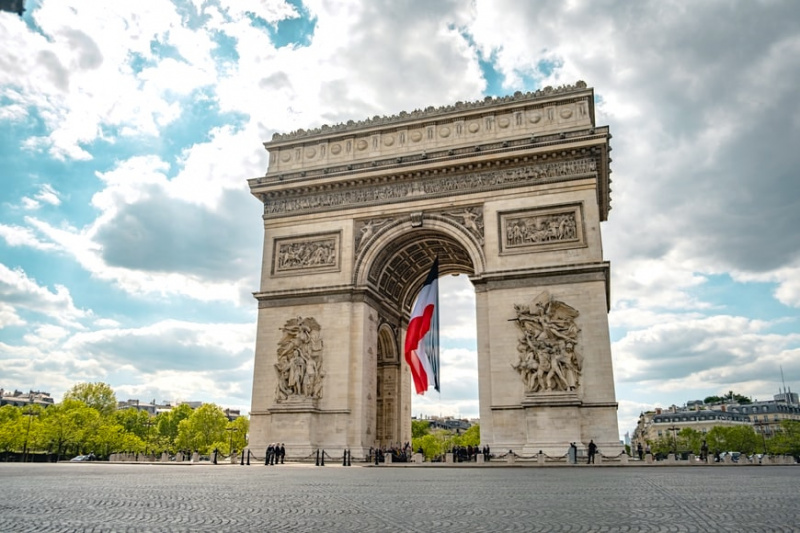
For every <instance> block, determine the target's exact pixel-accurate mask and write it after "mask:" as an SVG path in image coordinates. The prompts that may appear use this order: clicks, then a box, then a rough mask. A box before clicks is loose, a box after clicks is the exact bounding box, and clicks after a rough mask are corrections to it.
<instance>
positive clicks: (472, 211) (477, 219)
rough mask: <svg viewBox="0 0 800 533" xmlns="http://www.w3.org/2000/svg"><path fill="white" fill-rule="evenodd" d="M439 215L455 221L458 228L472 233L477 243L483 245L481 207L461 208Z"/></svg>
mask: <svg viewBox="0 0 800 533" xmlns="http://www.w3.org/2000/svg"><path fill="white" fill-rule="evenodd" d="M441 215H442V216H444V217H447V218H450V219H454V220H456V221H457V223H458V224H459V225H460V226H462V227H463V228H464V229H466V230H467V231H468V232H470V233H472V234H473V235H474V236H475V238H476V239H477V240H478V242H479V243H480V244H481V245H483V243H484V234H483V208H482V207H481V206H471V207H463V208H460V209H455V210H453V211H444V212H442V213H441Z"/></svg>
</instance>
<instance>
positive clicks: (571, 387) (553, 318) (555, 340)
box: [511, 291, 583, 395]
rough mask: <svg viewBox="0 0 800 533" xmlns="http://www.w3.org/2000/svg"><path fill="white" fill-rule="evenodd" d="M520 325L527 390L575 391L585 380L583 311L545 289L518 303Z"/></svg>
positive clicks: (517, 365) (521, 367) (518, 364)
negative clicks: (580, 346)
mask: <svg viewBox="0 0 800 533" xmlns="http://www.w3.org/2000/svg"><path fill="white" fill-rule="evenodd" d="M514 311H515V312H516V315H517V316H516V318H514V319H512V320H514V321H515V323H516V325H517V328H518V333H519V335H518V343H517V352H518V360H517V361H516V363H513V364H512V365H511V366H512V367H513V368H514V370H516V371H517V372H519V375H520V377H521V378H522V382H523V383H524V385H525V393H526V394H528V395H534V394H537V393H546V392H573V391H575V390H577V389H578V387H579V386H580V383H581V375H582V371H583V356H582V355H581V354H580V352H579V351H578V335H579V334H580V329H579V328H578V326H577V325H576V323H575V319H576V318H577V317H578V315H579V313H578V311H577V310H576V309H574V308H572V307H570V306H569V305H567V304H565V303H564V302H561V301H559V300H556V299H554V298H553V297H552V296H551V295H550V293H549V292H547V291H545V292H543V293H542V294H540V295H539V296H537V297H536V298H534V299H533V300H532V301H531V303H530V304H526V305H514Z"/></svg>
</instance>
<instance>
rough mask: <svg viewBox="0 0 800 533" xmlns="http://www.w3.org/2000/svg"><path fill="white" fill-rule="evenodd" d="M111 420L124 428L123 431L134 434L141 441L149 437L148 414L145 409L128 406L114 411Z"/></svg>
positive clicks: (149, 421)
mask: <svg viewBox="0 0 800 533" xmlns="http://www.w3.org/2000/svg"><path fill="white" fill-rule="evenodd" d="M113 421H114V422H115V423H117V424H119V425H121V426H122V427H124V428H125V431H127V432H128V433H131V434H133V435H136V436H137V437H139V438H140V439H142V441H146V440H147V439H148V438H149V437H150V427H151V426H150V425H149V424H150V423H151V420H150V415H149V414H148V413H147V411H140V410H138V409H136V408H135V407H128V408H127V409H121V410H119V411H115V412H114V415H113Z"/></svg>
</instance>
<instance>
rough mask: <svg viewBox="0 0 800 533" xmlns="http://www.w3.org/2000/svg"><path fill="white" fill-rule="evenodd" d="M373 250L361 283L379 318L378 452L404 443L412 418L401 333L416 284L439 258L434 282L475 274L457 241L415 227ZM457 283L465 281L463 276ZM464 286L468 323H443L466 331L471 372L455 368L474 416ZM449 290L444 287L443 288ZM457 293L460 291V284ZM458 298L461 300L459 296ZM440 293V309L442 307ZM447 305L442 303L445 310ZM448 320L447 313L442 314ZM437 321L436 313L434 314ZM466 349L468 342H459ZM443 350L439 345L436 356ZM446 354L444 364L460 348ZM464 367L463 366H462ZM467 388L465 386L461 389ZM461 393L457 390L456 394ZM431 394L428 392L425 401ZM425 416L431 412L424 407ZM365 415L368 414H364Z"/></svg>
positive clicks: (474, 353) (474, 382) (474, 352)
mask: <svg viewBox="0 0 800 533" xmlns="http://www.w3.org/2000/svg"><path fill="white" fill-rule="evenodd" d="M375 246H380V249H379V250H378V251H377V253H374V256H373V258H372V261H371V263H370V265H369V269H368V271H367V276H366V280H367V284H368V286H369V287H370V289H371V291H372V292H374V294H375V295H376V296H375V300H376V302H377V307H378V309H377V311H378V315H379V317H380V320H379V325H378V335H377V339H376V342H377V347H376V348H377V349H376V352H377V358H376V367H375V396H374V397H375V401H374V412H375V418H374V420H375V433H374V435H375V444H376V446H377V447H380V448H389V447H392V446H397V445H398V444H399V445H402V444H404V443H405V442H410V440H411V416H412V401H413V400H412V396H416V395H413V393H412V387H411V384H410V374H409V372H408V371H407V370H406V369H405V365H404V363H403V361H404V355H403V344H404V341H405V328H406V326H407V324H408V320H409V316H410V313H411V310H412V307H413V304H414V301H415V300H416V298H417V295H418V294H419V291H420V289H421V287H422V284H423V282H424V280H425V278H426V276H427V275H428V272H429V271H430V268H431V265H432V264H433V261H434V259H435V258H436V257H438V258H439V277H440V279H447V278H450V277H451V275H459V274H467V275H473V274H474V273H475V270H476V268H475V266H474V263H473V257H472V255H471V253H470V250H469V249H468V247H467V246H465V245H464V244H462V242H460V239H458V238H457V236H454V235H451V234H448V233H446V232H444V231H441V230H437V229H431V228H420V229H415V230H411V231H408V230H406V231H402V232H397V234H395V235H392V236H388V237H387V238H386V239H383V240H382V241H381V242H379V243H377V244H376V245H375ZM461 279H462V280H468V278H467V277H466V276H465V277H463V278H461ZM467 283H468V288H467V291H472V293H471V298H469V300H470V303H471V304H472V307H471V311H472V312H471V313H469V314H468V317H467V318H466V321H467V322H468V321H469V320H470V318H471V324H470V325H467V324H465V323H461V324H458V325H456V324H453V323H451V321H450V320H449V319H445V326H446V327H448V328H451V327H452V328H456V327H461V328H464V327H468V328H471V329H470V335H467V337H470V336H471V340H472V345H471V347H469V346H468V347H467V348H466V350H467V351H468V352H471V354H472V361H471V365H472V370H471V372H469V371H467V370H466V369H465V368H463V367H461V365H459V372H461V373H467V374H469V379H468V382H471V383H472V389H473V390H471V391H469V392H468V393H467V396H471V402H472V407H473V408H474V409H473V411H474V413H475V415H477V411H478V409H477V368H476V367H477V349H476V339H475V337H476V328H475V321H474V316H475V315H474V312H475V311H474V300H475V297H474V288H472V284H471V283H469V282H468V281H467ZM445 285H449V284H447V283H446V284H445ZM461 290H462V291H463V290H464V286H463V283H462V287H461ZM462 296H463V295H462ZM441 301H442V295H441V294H440V306H442V303H441ZM452 303H454V302H453V301H450V302H448V303H447V304H445V305H446V306H447V308H448V309H450V306H451V305H452ZM447 314H448V315H450V312H448V313H447ZM440 317H441V314H440ZM461 344H462V345H467V344H468V343H466V342H465V343H461ZM443 349H444V347H441V346H440V351H442V350H443ZM453 350H455V351H452V352H447V353H446V354H444V355H445V362H447V361H448V359H449V357H450V356H456V357H457V356H458V354H459V353H463V350H464V347H463V346H453ZM468 364H469V363H468ZM453 367H454V365H452V364H450V363H448V364H446V365H444V369H445V370H447V369H448V368H449V369H452V368H453ZM467 388H468V387H467ZM462 392H463V391H462ZM433 394H435V392H433V391H431V393H429V396H428V397H429V398H432V396H431V395H433ZM424 409H425V411H426V412H431V408H430V407H429V406H426V407H425V408H424ZM370 410H371V409H370Z"/></svg>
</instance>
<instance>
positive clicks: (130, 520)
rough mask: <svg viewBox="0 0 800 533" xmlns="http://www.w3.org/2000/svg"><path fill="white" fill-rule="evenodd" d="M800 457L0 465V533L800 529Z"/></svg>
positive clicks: (425, 532) (427, 532) (432, 532)
mask: <svg viewBox="0 0 800 533" xmlns="http://www.w3.org/2000/svg"><path fill="white" fill-rule="evenodd" d="M798 481H800V465H798V466H753V467H749V466H747V467H740V466H730V467H727V466H726V467H720V466H710V467H703V466H699V467H692V468H681V467H666V468H643V467H629V468H592V467H583V468H569V467H566V468H391V467H356V466H354V467H350V468H344V467H341V466H337V465H330V466H326V467H324V468H322V467H314V466H307V465H288V464H287V465H283V466H274V467H265V466H263V465H258V466H256V465H253V466H238V465H218V466H213V465H207V464H206V465H140V464H136V465H115V464H99V463H72V464H70V463H59V464H27V465H25V464H0V483H1V484H2V485H1V486H2V494H3V495H2V498H0V533H23V532H37V533H39V532H48V533H49V532H53V533H55V532H58V533H66V532H103V533H107V532H117V533H133V532H136V533H144V532H168V533H178V532H181V533H183V532H187V533H188V532H215V533H216V532H267V531H269V532H272V531H278V532H282V531H315V532H317V531H320V532H327V531H364V532H372V531H375V532H378V531H385V532H420V533H444V532H451V531H452V532H459V533H466V532H482V531H492V532H494V531H560V532H568V531H569V532H572V531H673V532H683V531H697V532H711V531H725V532H739V531H741V532H754V531H770V532H772V531H800V486H799V485H798Z"/></svg>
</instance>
